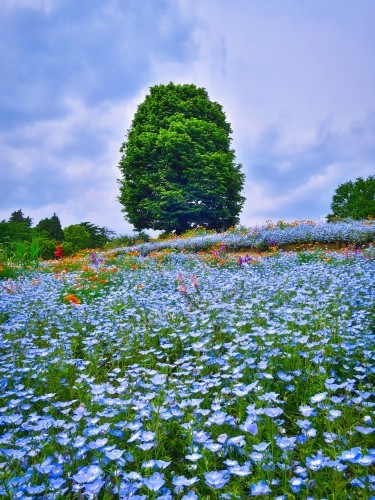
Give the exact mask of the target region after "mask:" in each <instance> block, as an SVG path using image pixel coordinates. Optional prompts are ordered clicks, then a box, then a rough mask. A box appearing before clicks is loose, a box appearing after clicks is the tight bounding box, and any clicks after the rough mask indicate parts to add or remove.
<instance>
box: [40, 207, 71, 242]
mask: <svg viewBox="0 0 375 500" xmlns="http://www.w3.org/2000/svg"><path fill="white" fill-rule="evenodd" d="M35 229H36V230H37V231H38V232H40V233H42V232H43V233H45V235H46V237H47V238H49V239H52V240H56V241H61V240H63V239H64V232H63V230H62V227H61V223H60V219H59V218H58V216H57V215H56V214H55V213H54V214H53V215H52V217H49V218H48V217H47V218H45V219H42V220H40V221H39V222H38V224H37V225H36V226H35Z"/></svg>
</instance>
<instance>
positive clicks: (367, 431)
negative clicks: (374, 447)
mask: <svg viewBox="0 0 375 500" xmlns="http://www.w3.org/2000/svg"><path fill="white" fill-rule="evenodd" d="M354 429H356V430H357V431H358V432H360V433H361V434H372V433H373V432H374V431H375V428H374V427H364V426H363V425H356V426H355V427H354Z"/></svg>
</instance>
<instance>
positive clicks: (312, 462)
mask: <svg viewBox="0 0 375 500" xmlns="http://www.w3.org/2000/svg"><path fill="white" fill-rule="evenodd" d="M326 461H327V459H326V458H325V457H324V456H323V455H322V454H321V453H319V452H318V453H317V454H316V455H315V456H313V457H307V458H306V466H307V467H308V468H309V469H311V470H313V471H317V470H320V469H322V468H323V467H325V466H326Z"/></svg>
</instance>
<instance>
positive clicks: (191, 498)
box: [181, 490, 198, 500]
mask: <svg viewBox="0 0 375 500" xmlns="http://www.w3.org/2000/svg"><path fill="white" fill-rule="evenodd" d="M197 499H198V495H197V494H196V493H195V491H193V490H190V491H189V493H187V494H186V495H184V496H183V497H181V500H197Z"/></svg>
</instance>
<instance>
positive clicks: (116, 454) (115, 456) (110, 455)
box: [105, 449, 125, 460]
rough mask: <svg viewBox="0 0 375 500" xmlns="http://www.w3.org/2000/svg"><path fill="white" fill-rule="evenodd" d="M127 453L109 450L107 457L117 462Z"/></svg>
mask: <svg viewBox="0 0 375 500" xmlns="http://www.w3.org/2000/svg"><path fill="white" fill-rule="evenodd" d="M124 453H125V450H117V449H114V450H108V451H106V452H105V456H106V457H107V458H109V459H110V460H117V459H119V458H120V457H122V455H123V454H124Z"/></svg>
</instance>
